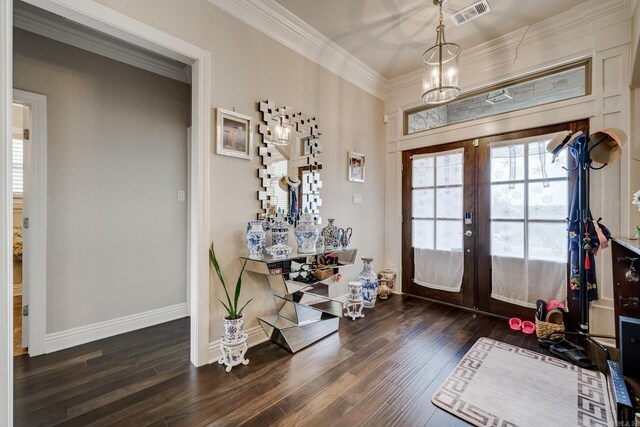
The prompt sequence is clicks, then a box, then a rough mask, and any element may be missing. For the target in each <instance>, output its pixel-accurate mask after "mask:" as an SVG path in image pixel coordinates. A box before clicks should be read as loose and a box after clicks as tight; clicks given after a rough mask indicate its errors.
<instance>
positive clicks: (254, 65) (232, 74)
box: [99, 0, 384, 339]
mask: <svg viewBox="0 0 640 427" xmlns="http://www.w3.org/2000/svg"><path fill="white" fill-rule="evenodd" d="M99 3H102V4H104V5H106V6H108V7H111V8H113V9H115V10H117V11H118V12H121V13H124V14H126V15H129V16H130V17H132V18H133V19H136V20H139V21H142V22H144V23H146V24H148V25H151V26H153V27H156V28H158V29H160V30H162V31H165V32H167V33H170V34H172V35H174V36H176V37H179V38H181V39H183V40H186V41H187V42H190V43H192V44H194V45H197V46H199V47H201V48H203V49H206V50H208V51H210V52H211V54H212V58H213V61H212V64H213V74H212V92H211V105H212V106H213V107H222V108H227V109H231V108H233V107H235V108H236V111H238V112H240V113H243V114H248V115H251V116H253V117H254V119H255V122H254V123H255V124H256V125H257V123H258V119H259V115H258V111H257V102H258V101H259V100H263V99H272V100H273V101H275V102H276V103H277V104H279V105H288V106H291V107H293V108H294V109H295V110H297V111H303V112H305V113H309V114H312V115H315V116H316V117H318V119H319V120H320V125H321V128H322V132H323V136H322V141H323V144H324V150H325V151H324V153H323V154H322V161H323V170H322V175H323V183H324V188H323V189H322V198H323V207H322V208H321V215H322V217H323V218H329V217H331V218H336V223H337V224H338V225H340V226H352V227H353V228H354V233H353V240H352V245H353V247H358V248H359V255H361V256H371V257H373V258H375V259H376V261H375V262H374V266H375V268H376V269H381V268H382V267H383V265H382V258H383V220H384V205H383V203H384V194H383V193H384V191H383V184H384V165H383V152H384V144H383V107H384V106H383V102H382V101H381V100H379V99H377V98H375V97H373V96H372V95H369V94H367V93H365V92H364V91H362V90H361V89H359V88H357V87H356V86H354V85H352V84H351V83H348V82H346V81H345V80H343V79H341V78H339V77H338V76H336V75H335V74H332V73H330V72H329V71H327V70H325V69H324V68H322V67H320V66H319V65H317V64H315V63H313V62H311V61H309V60H307V59H306V58H304V57H302V56H301V55H298V54H297V53H295V52H293V51H292V50H290V49H288V48H286V47H284V46H283V45H281V44H279V43H277V42H276V41H274V40H272V39H271V38H269V37H267V36H265V35H263V34H262V33H260V32H258V31H256V30H254V29H253V28H251V27H249V26H248V25H246V24H244V23H242V22H241V21H239V20H237V19H235V18H234V17H232V16H231V15H229V14H227V13H225V12H223V11H222V10H220V9H218V8H217V7H215V6H213V5H211V4H210V3H208V2H207V1H206V0H189V1H175V0H137V1H135V2H131V1H128V0H99ZM212 114H213V112H212ZM349 150H356V151H359V152H362V153H364V154H365V155H366V156H367V182H366V183H364V184H357V183H351V182H349V181H348V180H347V165H346V156H347V151H349ZM214 153H215V149H214V141H212V154H211V167H212V170H211V171H212V173H211V224H212V229H211V240H214V241H215V242H216V247H217V253H218V255H219V257H220V258H221V266H222V269H223V271H224V272H225V274H226V276H227V280H228V281H234V280H235V278H236V277H237V273H238V272H239V270H240V267H239V262H238V256H239V255H240V254H242V253H243V252H244V251H246V246H245V241H244V233H245V225H246V221H248V220H250V219H254V218H255V215H256V213H257V212H258V210H259V203H258V201H257V200H256V192H257V190H258V185H259V180H258V178H257V173H256V169H257V167H258V165H259V160H258V158H257V156H256V157H254V159H253V161H246V160H239V159H233V158H230V157H222V156H218V155H216V154H214ZM230 182H231V183H233V185H230ZM356 192H357V193H360V194H362V204H359V205H354V204H352V203H351V198H352V194H353V193H356ZM325 224H326V221H325ZM361 269H362V263H361V262H360V260H358V263H357V265H356V266H355V267H352V268H349V269H345V270H344V275H343V280H342V283H341V284H339V285H337V287H336V288H334V289H332V290H331V294H332V295H342V294H346V281H347V280H348V279H352V278H354V277H356V276H357V274H358V272H359V271H360V270H361ZM211 280H212V282H213V276H212V279H211ZM218 298H224V296H223V293H222V292H221V290H220V288H219V286H218V282H217V280H216V281H215V291H214V292H213V294H212V296H211V302H210V307H211V329H210V331H211V334H210V335H211V339H217V338H219V337H220V335H221V334H222V327H221V326H222V325H221V324H222V317H223V311H222V308H221V306H220V304H219V303H218V302H217V299H218ZM247 298H254V301H253V302H252V303H251V304H250V305H249V307H248V309H247V310H246V315H247V320H248V322H247V325H246V326H247V327H248V328H250V327H253V326H256V325H257V321H256V317H257V316H258V315H262V314H267V313H273V312H275V303H274V302H273V298H272V297H271V295H270V291H269V287H268V284H267V283H266V281H265V280H264V278H263V277H260V276H257V275H253V274H251V273H249V274H247V275H246V276H245V285H244V288H243V297H242V299H247Z"/></svg>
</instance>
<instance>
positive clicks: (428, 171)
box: [411, 149, 464, 292]
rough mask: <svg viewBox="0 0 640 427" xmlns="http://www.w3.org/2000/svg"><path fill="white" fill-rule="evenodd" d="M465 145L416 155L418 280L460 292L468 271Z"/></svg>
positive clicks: (414, 202) (414, 189)
mask: <svg viewBox="0 0 640 427" xmlns="http://www.w3.org/2000/svg"><path fill="white" fill-rule="evenodd" d="M463 154H464V151H463V150H462V149H457V150H451V151H445V152H439V153H434V154H425V155H416V156H413V158H412V162H411V164H412V177H413V182H412V229H413V236H412V242H413V243H412V246H413V251H414V273H415V276H414V282H415V283H416V284H418V285H421V286H426V287H428V288H432V289H438V290H443V291H448V292H459V291H460V287H461V285H462V276H463V274H464V255H463V252H462V248H463V240H462V239H463V236H462V216H463V209H464V199H463V194H464V192H463V183H464V181H463Z"/></svg>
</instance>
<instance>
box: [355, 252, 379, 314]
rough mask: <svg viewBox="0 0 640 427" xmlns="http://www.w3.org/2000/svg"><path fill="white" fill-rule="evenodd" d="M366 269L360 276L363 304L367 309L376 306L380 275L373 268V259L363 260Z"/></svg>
mask: <svg viewBox="0 0 640 427" xmlns="http://www.w3.org/2000/svg"><path fill="white" fill-rule="evenodd" d="M362 262H363V264H364V268H363V269H362V271H361V272H360V274H359V275H358V280H359V281H360V283H361V284H362V291H361V292H362V304H363V305H364V307H365V308H373V307H374V306H375V305H376V296H377V295H378V275H377V274H376V273H375V272H374V271H373V269H372V268H371V263H372V262H373V258H362Z"/></svg>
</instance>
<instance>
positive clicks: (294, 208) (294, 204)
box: [289, 186, 298, 224]
mask: <svg viewBox="0 0 640 427" xmlns="http://www.w3.org/2000/svg"><path fill="white" fill-rule="evenodd" d="M289 193H290V194H291V197H289V200H291V207H290V209H289V210H290V211H291V219H292V220H293V223H292V224H295V222H296V221H298V188H297V187H291V186H289Z"/></svg>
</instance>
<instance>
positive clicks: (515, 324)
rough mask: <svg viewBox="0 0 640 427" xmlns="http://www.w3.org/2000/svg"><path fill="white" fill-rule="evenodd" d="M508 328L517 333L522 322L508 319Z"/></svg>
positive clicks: (515, 318) (513, 318) (516, 319)
mask: <svg viewBox="0 0 640 427" xmlns="http://www.w3.org/2000/svg"><path fill="white" fill-rule="evenodd" d="M529 323H531V322H529ZM509 327H510V328H511V329H513V330H514V331H519V330H520V328H521V327H522V320H521V319H518V318H517V317H512V318H511V319H509Z"/></svg>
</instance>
